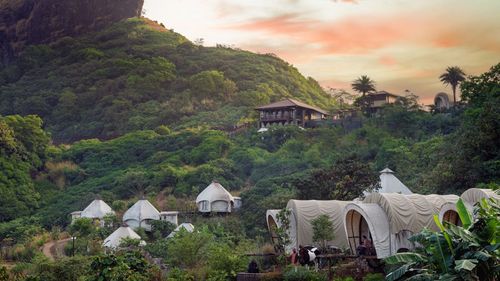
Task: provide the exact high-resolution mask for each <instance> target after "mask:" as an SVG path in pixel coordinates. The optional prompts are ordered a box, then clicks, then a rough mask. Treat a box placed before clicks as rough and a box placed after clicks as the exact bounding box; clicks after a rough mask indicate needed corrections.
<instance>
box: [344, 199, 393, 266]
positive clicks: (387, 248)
mask: <svg viewBox="0 0 500 281" xmlns="http://www.w3.org/2000/svg"><path fill="white" fill-rule="evenodd" d="M345 210H346V212H345V215H346V217H345V231H346V233H347V232H349V231H350V232H351V233H350V234H349V235H350V237H351V238H350V240H351V242H353V243H352V244H350V245H349V246H350V247H351V251H352V252H355V251H356V248H355V246H356V244H355V243H354V241H352V239H356V240H358V239H360V235H361V233H360V229H359V227H358V226H359V225H360V219H361V218H360V217H359V216H354V215H353V213H352V212H350V211H352V210H354V211H356V212H357V213H359V214H361V215H362V216H363V218H364V219H365V220H366V223H367V225H368V228H369V230H370V233H371V237H372V239H373V240H372V242H373V246H374V247H375V250H376V252H377V257H378V258H379V259H381V258H385V257H388V256H390V255H391V238H390V233H389V231H387V230H388V229H389V220H388V218H387V215H386V214H385V212H384V210H383V209H382V208H381V207H380V206H379V205H377V204H373V203H361V202H353V203H349V204H347V205H346V207H345Z"/></svg>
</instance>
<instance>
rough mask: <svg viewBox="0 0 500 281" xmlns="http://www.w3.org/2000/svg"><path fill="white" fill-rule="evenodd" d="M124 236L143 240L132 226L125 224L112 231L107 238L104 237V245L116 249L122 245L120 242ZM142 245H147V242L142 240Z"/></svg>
mask: <svg viewBox="0 0 500 281" xmlns="http://www.w3.org/2000/svg"><path fill="white" fill-rule="evenodd" d="M124 238H131V239H138V240H141V236H139V234H137V233H135V231H134V230H132V228H130V227H129V226H127V225H126V224H125V225H123V226H121V227H120V228H118V229H117V230H115V231H114V232H113V233H111V235H109V236H108V237H106V239H104V242H103V246H104V247H108V248H112V249H116V248H118V247H120V244H121V243H122V242H123V239H124ZM140 245H146V242H144V241H143V240H141V242H140Z"/></svg>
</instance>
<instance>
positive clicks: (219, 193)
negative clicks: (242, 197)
mask: <svg viewBox="0 0 500 281" xmlns="http://www.w3.org/2000/svg"><path fill="white" fill-rule="evenodd" d="M196 206H198V211H200V212H202V213H210V212H214V213H230V212H231V210H232V209H233V207H234V198H233V196H232V195H231V194H230V193H229V192H228V191H227V190H226V189H225V188H224V187H223V186H222V185H221V184H220V183H218V182H216V181H213V182H212V183H211V184H210V185H209V186H207V188H205V189H204V190H203V191H202V192H201V193H200V194H198V197H196Z"/></svg>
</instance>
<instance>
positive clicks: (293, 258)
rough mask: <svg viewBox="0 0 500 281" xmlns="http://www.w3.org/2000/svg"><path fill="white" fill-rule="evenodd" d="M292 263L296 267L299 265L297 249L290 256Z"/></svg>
mask: <svg viewBox="0 0 500 281" xmlns="http://www.w3.org/2000/svg"><path fill="white" fill-rule="evenodd" d="M290 263H291V264H292V265H294V266H296V265H297V264H298V263H299V255H298V253H297V249H295V248H293V249H292V253H291V254H290Z"/></svg>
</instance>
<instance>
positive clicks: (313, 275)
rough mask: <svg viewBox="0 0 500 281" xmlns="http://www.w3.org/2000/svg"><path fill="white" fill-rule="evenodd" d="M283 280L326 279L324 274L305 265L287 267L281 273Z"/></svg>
mask: <svg viewBox="0 0 500 281" xmlns="http://www.w3.org/2000/svg"><path fill="white" fill-rule="evenodd" d="M283 277H284V280H285V281H304V280H308V281H327V280H328V278H327V276H326V274H324V273H321V272H315V271H312V270H309V269H307V268H305V267H302V266H299V267H289V268H287V270H286V272H285V273H284V274H283Z"/></svg>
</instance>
